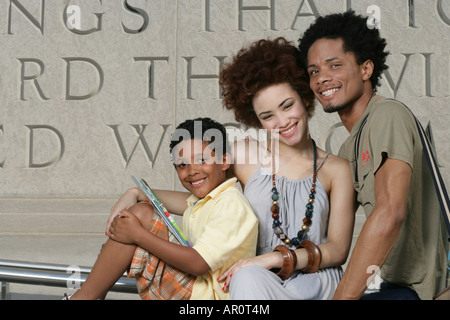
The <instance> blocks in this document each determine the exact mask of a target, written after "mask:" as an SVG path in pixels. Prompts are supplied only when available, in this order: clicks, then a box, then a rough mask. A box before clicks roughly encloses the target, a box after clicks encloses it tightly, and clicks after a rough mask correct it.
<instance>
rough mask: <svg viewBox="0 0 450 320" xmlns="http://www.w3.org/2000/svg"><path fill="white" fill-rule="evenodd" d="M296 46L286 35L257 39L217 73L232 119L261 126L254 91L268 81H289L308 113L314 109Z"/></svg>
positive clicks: (255, 126) (224, 101)
mask: <svg viewBox="0 0 450 320" xmlns="http://www.w3.org/2000/svg"><path fill="white" fill-rule="evenodd" d="M299 53H300V52H299V50H298V48H297V47H295V46H294V45H293V44H292V43H291V42H289V41H287V40H286V39H285V38H282V37H280V38H277V39H275V40H269V39H268V40H265V39H263V40H259V41H256V42H254V43H252V44H251V45H250V46H249V47H247V48H242V49H241V50H240V51H239V52H238V53H237V55H236V56H234V57H233V59H232V61H231V62H230V63H228V64H226V65H225V66H224V68H223V70H222V72H221V73H220V79H219V83H220V85H221V86H222V94H223V97H224V99H223V105H224V106H225V107H226V108H227V109H230V110H233V111H234V115H235V119H236V121H238V122H239V123H241V124H243V125H244V126H246V127H251V128H261V127H262V126H261V123H260V121H259V119H258V117H257V116H256V114H255V112H254V110H253V103H252V100H253V97H254V96H255V94H256V93H257V92H258V91H259V90H261V89H264V88H266V87H268V86H270V85H274V84H280V83H289V84H290V85H291V87H292V88H293V89H294V90H295V91H296V92H297V93H298V94H299V96H300V97H301V98H302V100H303V103H304V104H305V106H306V107H307V110H308V114H309V116H311V115H312V114H313V112H314V107H315V105H314V94H313V92H312V91H311V89H310V87H309V79H308V75H307V73H306V70H305V69H304V68H303V66H302V65H301V64H300V55H299Z"/></svg>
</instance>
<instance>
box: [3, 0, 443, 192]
mask: <svg viewBox="0 0 450 320" xmlns="http://www.w3.org/2000/svg"><path fill="white" fill-rule="evenodd" d="M372 5H375V6H376V7H375V9H376V10H375V11H373V12H371V13H370V14H369V15H370V18H375V19H376V20H373V21H376V23H377V24H378V25H377V27H379V28H380V31H381V33H382V35H383V36H384V37H386V38H387V41H388V44H389V51H390V52H391V55H390V57H389V60H388V62H389V65H390V69H389V70H388V71H387V72H386V73H385V74H384V79H383V80H382V87H381V88H380V90H379V92H380V93H381V94H383V95H385V96H388V97H395V98H397V99H399V100H401V101H403V102H405V103H406V104H407V105H409V106H410V108H411V109H413V110H414V112H415V113H416V114H417V116H418V117H419V118H420V119H421V120H422V122H423V123H424V124H427V123H428V122H430V123H431V126H432V130H433V134H434V138H435V143H436V147H437V149H438V159H439V162H440V165H441V166H442V170H443V172H444V176H445V180H446V182H447V183H448V182H449V172H448V171H449V170H448V164H447V161H446V160H448V159H449V152H450V147H449V145H448V143H447V141H446V140H447V138H448V137H449V135H448V128H447V127H448V122H449V120H450V117H449V114H450V111H449V108H448V103H449V101H450V85H449V83H450V76H449V71H450V63H449V57H450V52H449V49H450V47H449V41H448V40H449V37H448V34H449V31H450V1H448V0H440V1H423V0H422V1H420V0H416V1H407V0H395V1H381V0H379V1H375V0H370V1H334V0H332V1H331V0H330V1H328V0H315V1H313V0H309V1H307V0H302V1H300V0H283V1H280V0H227V1H223V0H220V1H219V0H180V1H161V0H147V1H144V0H135V1H132V0H127V1H111V0H103V1H99V0H97V1H86V0H84V1H83V0H78V1H56V0H47V1H43V0H42V1H31V0H28V1H27V0H8V1H2V2H1V4H0V12H2V16H3V17H4V19H1V21H0V30H2V31H1V33H0V38H1V43H2V49H1V50H0V70H1V73H0V93H1V96H2V102H1V104H0V108H1V117H0V196H2V197H38V198H40V197H88V198H91V197H114V196H117V195H119V194H120V193H121V192H122V191H123V190H124V189H125V188H127V187H128V186H131V185H132V181H131V179H130V174H136V175H138V176H142V177H147V178H148V180H150V181H151V185H152V186H155V187H164V188H174V187H176V184H177V183H176V178H175V176H174V174H173V170H172V168H171V165H170V162H169V154H168V139H169V135H170V133H171V131H172V130H173V128H174V126H175V125H176V124H178V123H179V122H181V121H183V120H185V119H187V118H192V117H195V116H200V115H201V116H211V117H213V118H215V119H217V120H219V121H222V122H226V123H232V122H234V118H233V116H232V114H231V112H228V111H225V110H223V108H222V105H221V96H220V89H219V86H218V81H217V77H218V74H219V70H220V68H221V64H222V63H223V62H224V61H226V59H227V58H228V57H230V56H231V55H232V54H233V53H235V52H236V51H237V50H238V49H239V48H240V47H241V46H243V45H245V44H248V43H250V42H251V41H253V40H256V39H259V38H265V37H276V36H285V37H287V38H288V39H290V40H292V41H295V42H296V41H297V39H298V38H299V37H300V35H301V34H302V32H303V31H304V30H305V28H306V27H307V26H308V25H309V24H310V23H312V22H313V21H314V19H315V17H317V16H319V15H325V14H328V13H331V12H342V11H344V10H346V9H347V8H352V9H354V10H355V11H357V12H358V13H362V14H366V12H367V10H368V8H369V7H370V6H372ZM445 39H446V40H445ZM338 122H339V119H338V117H337V115H325V114H324V113H323V112H322V110H321V107H320V105H319V106H318V108H317V112H316V116H315V118H314V119H313V120H312V133H313V136H314V137H315V138H316V140H317V141H318V142H319V144H320V145H321V146H322V147H325V141H326V138H327V137H328V138H330V132H333V135H332V137H331V149H332V151H333V152H336V151H337V150H338V148H339V144H340V142H342V140H343V139H344V138H345V136H346V132H345V131H344V130H343V128H337V129H334V130H333V128H332V126H333V125H335V124H336V123H338ZM329 130H330V131H329ZM331 130H332V131H331Z"/></svg>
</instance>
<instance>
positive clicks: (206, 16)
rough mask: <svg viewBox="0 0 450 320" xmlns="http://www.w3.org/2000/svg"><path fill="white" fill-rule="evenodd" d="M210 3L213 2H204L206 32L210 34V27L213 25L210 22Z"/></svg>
mask: <svg viewBox="0 0 450 320" xmlns="http://www.w3.org/2000/svg"><path fill="white" fill-rule="evenodd" d="M210 3H211V0H204V5H205V31H208V32H212V30H211V28H210V25H211V21H210V10H209V9H210Z"/></svg>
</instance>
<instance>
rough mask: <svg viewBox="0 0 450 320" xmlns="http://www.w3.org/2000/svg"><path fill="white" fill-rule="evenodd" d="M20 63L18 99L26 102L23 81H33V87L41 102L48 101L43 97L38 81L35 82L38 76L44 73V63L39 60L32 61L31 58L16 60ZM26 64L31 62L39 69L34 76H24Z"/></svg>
mask: <svg viewBox="0 0 450 320" xmlns="http://www.w3.org/2000/svg"><path fill="white" fill-rule="evenodd" d="M18 60H19V61H20V63H21V68H20V81H21V84H20V97H19V99H20V100H22V101H26V100H25V80H33V83H34V87H35V88H36V91H37V93H38V94H39V96H40V97H41V99H42V100H48V98H47V97H46V96H45V95H44V93H43V92H42V89H41V86H40V85H39V83H38V81H37V80H36V78H38V77H39V76H41V75H42V74H43V73H44V63H43V62H42V61H41V60H39V59H33V58H29V59H27V58H22V59H18ZM27 62H31V63H34V64H36V65H37V66H38V67H39V71H38V72H37V73H36V74H34V75H25V64H26V63H27Z"/></svg>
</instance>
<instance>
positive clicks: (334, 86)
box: [308, 38, 372, 112]
mask: <svg viewBox="0 0 450 320" xmlns="http://www.w3.org/2000/svg"><path fill="white" fill-rule="evenodd" d="M343 44H344V42H343V40H342V39H325V38H324V39H319V40H317V41H316V42H314V44H313V45H312V46H311V47H310V48H309V51H308V73H309V76H310V87H311V89H312V90H313V91H314V94H315V95H316V97H317V99H318V100H319V102H320V103H321V104H322V106H323V109H324V110H325V111H326V112H335V111H341V110H343V109H344V108H345V107H347V106H349V105H352V104H353V103H355V102H356V101H357V100H358V99H359V98H360V97H361V96H362V95H363V93H364V92H365V91H367V90H371V86H372V85H371V83H370V76H371V71H372V69H368V68H367V67H369V68H370V66H368V65H367V63H371V62H370V61H368V62H365V63H363V64H362V65H358V63H357V62H356V57H355V54H354V53H353V52H345V50H344V47H343Z"/></svg>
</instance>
